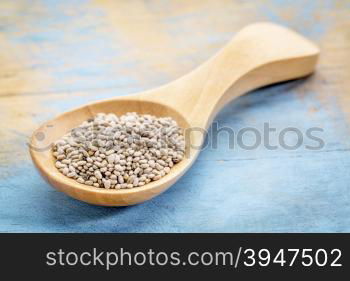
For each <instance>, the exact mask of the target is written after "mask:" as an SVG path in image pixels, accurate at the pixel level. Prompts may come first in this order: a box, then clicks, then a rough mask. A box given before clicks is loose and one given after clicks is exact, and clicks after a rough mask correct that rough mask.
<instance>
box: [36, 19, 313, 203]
mask: <svg viewBox="0 0 350 281" xmlns="http://www.w3.org/2000/svg"><path fill="white" fill-rule="evenodd" d="M318 54H319V50H318V48H317V46H315V45H314V44H313V43H312V42H310V41H309V40H307V39H306V38H304V37H302V36H301V35H299V34H297V33H295V32H294V31H292V30H290V29H287V28H285V27H282V26H279V25H276V24H272V23H256V24H252V25H249V26H247V27H246V28H244V29H243V30H242V31H240V32H239V33H238V34H237V35H236V36H235V37H234V39H232V40H231V41H230V42H229V43H228V44H227V45H226V46H225V47H224V48H223V49H222V50H221V51H219V52H218V53H217V54H216V55H214V56H213V57H212V58H211V59H209V60H208V61H207V62H205V63H204V64H202V65H201V66H199V67H197V68H196V69H195V70H193V71H192V72H190V73H189V74H187V75H185V76H183V77H181V78H179V79H177V80H175V81H173V82H171V83H169V84H166V85H164V86H161V87H159V88H156V89H153V90H150V91H146V92H143V93H139V94H135V95H131V96H127V97H118V98H112V99H108V100H103V101H98V102H94V103H91V104H88V105H85V106H82V107H79V108H77V109H74V110H71V111H69V112H66V113H64V114H61V115H59V116H58V117H56V118H54V119H53V120H51V121H48V122H46V123H45V124H43V125H42V126H41V127H40V128H39V129H37V130H36V131H35V132H34V134H33V136H32V138H31V141H30V154H31V157H32V160H33V162H34V164H35V166H36V167H37V168H38V170H39V172H40V174H41V175H42V176H43V178H44V179H46V180H47V182H49V183H50V184H51V185H52V186H54V187H55V188H56V189H58V190H60V191H62V192H65V193H66V194H68V195H69V196H71V197H73V198H76V199H78V200H81V201H84V202H88V203H91V204H96V205H104V206H127V205H133V204H137V203H141V202H144V201H146V200H149V199H151V198H153V197H155V196H157V195H159V194H160V193H162V192H163V191H165V190H166V189H167V188H169V187H170V186H171V185H172V184H174V183H175V182H176V181H177V180H178V179H179V178H180V177H181V176H182V175H183V174H184V173H185V172H186V171H187V170H188V169H189V168H190V166H191V165H192V163H193V162H194V161H195V159H196V157H197V155H198V153H199V151H200V149H199V148H200V146H201V145H202V143H203V141H204V138H205V134H204V133H203V132H204V131H205V130H206V129H207V128H208V126H209V125H210V123H211V121H212V119H213V118H214V117H215V115H216V113H217V112H218V111H219V110H220V109H221V108H222V107H223V106H224V105H225V104H227V103H228V102H229V101H231V100H232V99H234V98H236V97H238V96H240V95H242V94H243V93H245V92H248V91H250V90H252V89H255V88H258V87H261V86H265V85H269V84H272V83H276V82H281V81H286V80H291V79H295V78H299V77H303V76H306V75H308V74H310V73H312V72H313V71H314V68H315V65H316V62H317V58H318ZM100 112H103V113H114V114H116V115H122V114H125V113H127V112H137V113H139V114H151V115H155V116H157V117H163V116H164V117H166V116H167V117H171V118H173V119H174V120H176V121H177V123H178V125H179V126H180V127H181V128H183V129H184V132H185V141H186V151H185V157H184V159H183V160H182V161H181V162H179V163H177V164H176V165H174V167H173V168H172V169H171V171H170V173H169V174H167V175H166V176H164V177H162V178H161V179H160V180H157V181H153V182H150V183H148V184H146V185H144V186H142V187H137V188H133V189H118V190H115V189H104V188H96V187H92V186H87V185H84V184H80V183H78V182H76V181H75V180H73V179H70V178H68V177H66V176H64V175H63V174H61V173H60V172H59V171H58V169H57V168H56V167H55V159H54V157H53V155H52V150H51V146H52V144H53V143H54V142H55V141H56V140H58V139H60V138H61V137H62V136H63V135H65V134H66V133H68V132H69V131H70V130H72V129H73V128H75V127H77V126H79V125H80V124H81V123H82V122H84V121H86V120H87V119H90V118H92V117H94V116H95V115H96V114H97V113H100Z"/></svg>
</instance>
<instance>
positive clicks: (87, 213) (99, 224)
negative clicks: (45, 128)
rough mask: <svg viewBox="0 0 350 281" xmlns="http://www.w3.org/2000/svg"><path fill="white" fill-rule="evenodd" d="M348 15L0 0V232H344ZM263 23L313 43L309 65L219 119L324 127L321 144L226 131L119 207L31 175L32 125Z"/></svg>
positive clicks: (226, 5)
mask: <svg viewBox="0 0 350 281" xmlns="http://www.w3.org/2000/svg"><path fill="white" fill-rule="evenodd" d="M349 13H350V2H349V1H330V0H327V1H281V0H279V1H277V0H268V1H214V0H213V1H171V3H170V1H82V0H78V1H34V2H33V1H10V0H6V1H1V3H0V49H1V52H0V64H1V69H0V118H1V119H0V120H1V123H0V232H349V231H350V216H349V215H350V184H349V182H350V174H349V172H348V171H349V169H350V146H349V145H350V143H349V136H350V132H349V117H350V113H349V108H350V107H349V105H350V99H349V95H350V87H349V85H350V82H349V81H350V67H349V66H350V57H349V49H350V21H349ZM261 20H270V21H274V22H278V23H281V24H285V25H287V26H289V27H292V28H294V29H296V30H297V31H299V32H300V33H302V34H304V35H305V36H307V37H309V38H311V39H313V40H314V41H316V42H318V44H319V45H320V46H321V50H322V55H321V59H320V64H319V67H318V70H317V73H316V74H315V75H313V76H311V77H309V78H306V79H302V80H298V81H291V82H288V83H283V84H279V85H275V86H271V87H267V88H264V89H260V90H257V91H255V92H253V93H250V94H248V95H245V96H243V97H241V98H240V99H239V100H237V101H235V102H233V103H231V104H229V105H228V106H227V107H226V108H225V109H224V110H222V111H221V112H220V114H219V115H218V116H217V118H216V120H215V121H216V122H218V124H219V126H220V127H222V126H229V127H231V128H232V129H233V130H234V131H235V132H238V131H239V129H241V128H244V127H253V128H256V129H258V130H259V131H262V128H263V126H264V123H269V125H270V127H274V128H276V129H277V131H280V130H282V129H284V128H287V127H296V128H298V129H299V130H300V131H301V132H305V131H306V130H307V129H308V128H311V127H319V128H322V129H323V132H320V133H319V134H318V136H319V137H321V138H322V139H323V141H324V142H325V146H324V147H323V148H322V149H320V150H317V151H311V150H309V149H307V148H306V147H305V146H306V145H307V144H310V143H309V142H310V140H309V139H306V140H305V142H304V143H303V145H302V146H301V147H300V148H298V149H296V150H292V151H290V150H285V149H283V148H281V147H280V148H278V149H277V150H269V149H266V148H265V147H264V146H263V145H261V146H259V147H258V148H256V149H254V150H244V149H242V148H239V147H238V146H237V145H236V146H235V147H234V149H229V147H228V143H229V141H228V139H227V136H226V135H225V134H224V133H222V134H219V137H218V147H217V148H213V147H212V146H208V147H207V148H205V149H204V150H203V151H202V153H201V154H200V156H199V158H198V160H197V162H196V163H195V164H194V166H193V167H192V168H191V169H190V171H189V172H188V173H187V174H186V175H185V176H184V177H183V178H182V179H181V180H179V182H177V183H176V184H175V185H174V186H173V187H172V188H170V189H169V190H168V191H167V192H165V193H164V194H162V195H161V196H159V197H157V198H155V199H153V200H151V201H149V202H146V203H144V204H141V205H137V206H133V207H125V208H105V207H96V206H91V205H87V204H85V203H82V202H79V201H76V200H74V199H71V198H69V197H67V196H66V195H64V194H62V193H60V192H58V191H56V190H54V189H53V188H51V187H50V186H49V185H48V184H47V183H45V182H44V181H43V179H42V178H41V177H40V176H39V174H38V173H37V171H36V170H35V168H34V166H33V165H32V163H31V160H30V157H29V154H28V148H27V141H28V137H29V136H30V135H31V133H32V132H33V130H34V129H35V128H36V127H37V126H38V125H39V124H40V123H41V122H43V121H45V120H48V119H50V118H52V117H54V116H55V115H56V114H59V113H61V112H63V111H65V110H68V109H71V108H73V107H75V106H78V105H81V104H83V103H86V102H89V101H94V100H98V99H101V98H108V97H112V96H120V95H127V94H131V93H134V92H137V91H140V90H145V89H148V88H152V87H155V86H158V85H161V84H163V83H166V82H168V81H171V80H173V79H175V78H177V77H179V76H181V75H183V74H185V73H186V72H188V71H189V70H191V69H193V68H194V67H195V66H197V65H198V64H200V63H201V62H203V61H204V60H205V59H207V58H208V57H209V56H210V55H212V54H213V53H215V52H216V51H217V50H218V49H219V48H220V47H221V46H223V45H224V44H225V42H227V40H229V39H230V38H231V37H232V36H233V35H234V34H235V32H236V31H237V30H239V29H240V28H241V27H243V26H244V25H245V24H248V23H251V22H255V21H261ZM209 141H210V138H209ZM244 141H245V143H247V144H249V143H251V142H254V137H253V136H252V135H250V134H246V135H245V137H244ZM293 141H295V136H294V135H293V134H288V135H287V136H286V142H287V143H293ZM270 142H271V143H272V144H275V143H278V134H271V138H270Z"/></svg>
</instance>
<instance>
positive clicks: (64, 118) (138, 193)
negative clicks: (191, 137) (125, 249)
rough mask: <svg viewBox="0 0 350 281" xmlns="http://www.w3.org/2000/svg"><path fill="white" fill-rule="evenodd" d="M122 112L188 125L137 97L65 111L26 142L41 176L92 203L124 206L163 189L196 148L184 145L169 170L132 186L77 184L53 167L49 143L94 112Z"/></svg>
mask: <svg viewBox="0 0 350 281" xmlns="http://www.w3.org/2000/svg"><path fill="white" fill-rule="evenodd" d="M99 112H103V113H114V114H116V115H122V114H125V113H127V112H137V113H139V114H152V115H155V116H158V117H163V116H164V117H165V116H169V117H172V118H173V119H174V120H176V121H177V123H178V125H179V126H180V127H181V128H184V129H187V128H189V124H188V122H187V121H186V119H185V118H184V117H183V116H181V115H180V114H179V113H178V112H177V111H176V110H174V109H172V108H170V107H168V106H165V105H162V104H159V103H154V102H148V101H141V100H140V99H139V98H138V96H131V97H127V98H119V99H118V98H116V99H112V100H106V101H101V102H97V103H94V104H90V105H86V106H83V107H80V108H77V109H74V110H72V111H69V112H66V113H64V114H62V115H60V116H58V117H57V118H55V119H53V120H51V121H48V122H46V123H45V124H43V125H42V126H41V127H40V128H39V129H38V130H36V131H35V132H34V134H33V136H32V138H31V142H30V154H31V157H32V159H33V162H34V164H35V166H36V167H37V169H38V170H39V172H40V174H41V175H42V176H43V177H44V179H45V180H46V181H47V182H48V183H50V184H51V185H52V186H54V187H55V188H56V189H58V190H59V191H62V192H64V193H66V194H68V195H69V196H71V197H73V198H75V199H78V200H81V201H84V202H88V203H91V204H95V205H103V206H127V205H133V204H137V203H141V202H144V201H146V200H149V199H151V198H153V197H154V196H157V195H158V194H159V193H161V192H163V191H165V190H166V189H167V188H168V187H170V186H171V185H172V184H174V183H175V182H176V180H177V179H179V178H180V177H181V175H182V174H183V173H185V171H186V170H187V169H188V168H189V167H190V165H191V163H192V161H194V158H195V155H196V153H197V152H196V151H190V150H191V148H190V147H187V148H186V154H185V155H186V156H185V158H184V159H183V160H182V161H181V162H180V163H178V164H176V165H174V167H173V168H172V169H171V171H170V173H169V174H167V175H166V176H164V177H162V178H161V179H160V180H158V181H154V182H150V183H148V184H146V185H145V186H142V187H137V188H133V189H122V190H116V189H104V188H97V187H93V186H87V185H84V184H80V183H78V182H76V181H75V180H73V179H70V178H68V177H66V176H65V175H63V174H62V173H60V172H59V171H58V169H57V168H56V167H55V159H54V157H53V154H52V144H53V143H54V142H55V141H56V140H58V139H60V138H61V137H62V136H63V135H65V134H66V133H68V132H69V131H70V130H71V129H73V128H75V127H77V126H78V125H80V124H81V123H82V122H84V121H86V120H88V119H89V118H92V117H94V116H95V115H96V114H97V113H99Z"/></svg>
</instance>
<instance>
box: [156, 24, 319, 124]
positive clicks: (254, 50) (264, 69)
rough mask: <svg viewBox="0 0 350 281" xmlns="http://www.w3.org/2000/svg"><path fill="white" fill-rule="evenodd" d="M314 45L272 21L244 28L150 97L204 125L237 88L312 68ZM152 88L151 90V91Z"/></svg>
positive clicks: (302, 73)
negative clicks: (200, 63)
mask: <svg viewBox="0 0 350 281" xmlns="http://www.w3.org/2000/svg"><path fill="white" fill-rule="evenodd" d="M318 54H319V49H318V47H317V46H316V45H314V44H313V43H312V42H311V41H309V40H308V39H306V38H304V37H302V36H301V35H299V34H297V33H296V32H294V31H292V30H290V29H288V28H285V27H282V26H279V25H276V24H273V23H255V24H251V25H248V26H247V27H245V28H243V29H242V30H241V31H240V32H239V33H238V34H237V35H236V36H235V37H234V38H233V39H232V40H231V41H230V42H229V43H228V44H227V45H226V46H225V47H224V48H223V49H222V50H220V51H219V52H218V53H217V54H216V55H214V56H213V57H212V58H210V59H209V60H208V61H206V62H205V63H203V64H202V65H200V66H199V67H197V68H196V69H194V70H193V71H192V72H190V73H189V74H187V75H185V76H183V77H181V78H180V79H177V80H175V81H174V82H171V83H169V84H167V85H165V86H164V87H166V88H167V93H168V94H167V95H164V87H161V91H160V93H161V94H159V95H157V91H156V92H155V94H152V95H153V96H154V100H156V101H160V100H162V102H163V103H166V104H169V105H171V106H173V107H174V105H175V106H176V108H177V109H178V110H179V112H180V113H181V114H183V115H184V116H186V117H187V118H188V119H189V120H191V124H194V125H197V126H201V127H202V128H206V127H207V126H208V125H209V124H210V122H211V121H212V119H213V118H214V116H215V114H216V113H217V112H218V110H220V108H221V107H222V106H224V105H225V104H226V103H228V102H229V101H231V100H232V99H233V98H235V97H238V96H240V95H241V94H243V93H245V92H247V91H250V90H253V89H255V88H258V87H262V86H265V85H269V84H272V83H276V82H281V81H286V80H290V79H295V78H299V77H303V76H306V75H308V74H310V73H312V72H313V70H314V68H315V65H316V62H317V58H318ZM153 93H154V92H153Z"/></svg>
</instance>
